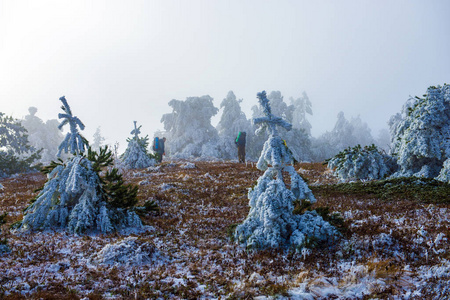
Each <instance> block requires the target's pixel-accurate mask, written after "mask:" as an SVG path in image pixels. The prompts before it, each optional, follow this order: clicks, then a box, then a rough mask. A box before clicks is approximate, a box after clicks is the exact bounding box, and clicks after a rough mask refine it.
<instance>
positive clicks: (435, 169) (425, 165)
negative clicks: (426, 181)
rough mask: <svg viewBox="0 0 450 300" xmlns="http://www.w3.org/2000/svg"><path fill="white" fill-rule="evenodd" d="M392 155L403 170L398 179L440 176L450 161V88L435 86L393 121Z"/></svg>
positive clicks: (397, 175) (415, 99)
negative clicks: (446, 162)
mask: <svg viewBox="0 0 450 300" xmlns="http://www.w3.org/2000/svg"><path fill="white" fill-rule="evenodd" d="M389 126H390V131H391V138H392V150H391V152H392V154H393V155H394V156H395V157H397V159H398V164H399V166H400V170H399V171H398V172H397V173H395V174H394V175H393V176H394V177H399V176H417V177H421V176H424V177H428V178H433V177H436V176H438V175H439V173H440V171H441V169H442V167H443V165H444V162H445V161H446V160H447V159H448V158H450V85H448V84H445V85H444V86H431V87H429V88H428V89H427V92H426V94H425V95H424V96H423V97H422V98H420V97H415V98H412V97H411V98H410V99H409V100H408V101H407V102H406V103H405V105H404V106H403V109H402V114H401V115H400V114H396V115H394V116H393V117H391V119H390V121H389Z"/></svg>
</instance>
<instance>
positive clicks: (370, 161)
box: [328, 145, 396, 181]
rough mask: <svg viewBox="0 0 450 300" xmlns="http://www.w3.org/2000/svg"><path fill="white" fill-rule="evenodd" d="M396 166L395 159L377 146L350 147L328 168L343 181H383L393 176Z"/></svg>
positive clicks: (332, 159) (330, 162)
mask: <svg viewBox="0 0 450 300" xmlns="http://www.w3.org/2000/svg"><path fill="white" fill-rule="evenodd" d="M395 166H396V164H395V161H394V160H393V158H392V157H390V156H389V155H387V154H385V153H383V152H381V151H379V150H378V148H377V147H376V146H375V145H371V146H365V147H364V148H363V147H361V146H360V145H356V146H355V147H353V148H351V147H349V148H347V149H345V150H344V151H341V152H339V153H338V154H337V155H336V156H334V157H333V158H331V159H330V160H329V161H328V168H330V169H333V173H334V175H336V176H337V177H338V178H339V179H341V181H350V180H377V179H382V178H385V177H386V176H389V175H390V174H392V173H393V171H395Z"/></svg>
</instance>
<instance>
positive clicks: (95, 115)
mask: <svg viewBox="0 0 450 300" xmlns="http://www.w3.org/2000/svg"><path fill="white" fill-rule="evenodd" d="M449 13H450V1H446V0H442V1H433V0H423V1H397V0H396V1H392V0H389V1H379V0H377V1H375V0H373V1H363V0H360V1H356V0H355V1H337V0H333V1H312V0H310V1H287V0H286V1H284V0H277V1H264V0H258V1H246V0H239V1H230V0H226V1H225V0H223V1H214V0H205V1H192V0H189V1H187V0H185V1H172V0H161V1H150V0H149V1H136V0H133V1H131V0H129V1H111V0H108V1H74V0H71V1H62V0H57V1H39V0H34V1H20V0H14V1H12V0H11V1H6V0H5V1H4V0H0V103H1V104H0V111H1V112H4V113H6V114H9V115H13V116H14V117H16V118H22V117H23V116H25V115H26V114H28V107H30V106H35V107H37V108H38V113H37V116H39V117H41V118H42V119H44V120H47V119H54V118H57V114H58V113H59V112H60V102H59V101H58V99H59V97H60V96H62V95H65V96H66V98H67V100H68V101H69V104H70V105H71V107H72V111H73V113H74V115H77V116H78V117H79V118H80V119H81V120H82V121H83V122H84V123H85V125H86V130H85V132H84V135H85V136H86V138H88V140H90V141H92V135H93V133H94V132H95V130H96V128H97V127H98V126H101V129H102V134H103V135H104V136H105V137H106V138H107V142H108V143H110V144H113V143H114V142H115V141H118V142H119V143H120V144H121V148H122V149H124V147H125V146H126V141H125V140H126V138H127V137H129V136H130V131H131V130H132V127H133V120H136V121H138V124H141V125H143V126H142V132H143V133H144V134H149V135H150V136H151V137H152V136H153V132H154V131H155V130H157V129H163V126H162V124H161V123H160V119H161V116H162V114H164V113H168V112H170V111H171V109H170V107H169V106H168V105H167V103H168V102H169V101H170V100H171V99H178V100H184V99H186V97H191V96H202V95H210V96H211V97H213V98H214V103H215V105H216V107H219V105H220V102H221V101H222V99H223V98H225V97H226V95H227V92H228V91H229V90H233V91H234V93H235V94H236V96H237V97H238V98H243V99H244V101H243V103H242V108H243V110H244V112H245V113H246V114H247V117H248V118H250V117H251V110H250V108H251V107H252V106H253V105H255V104H257V99H256V93H257V92H259V91H261V90H266V91H267V92H270V91H272V90H279V91H281V93H282V95H284V97H285V99H286V100H288V99H289V98H290V97H291V96H292V97H294V98H296V97H299V96H301V94H302V92H303V91H306V93H307V94H308V96H309V98H310V100H311V102H312V104H313V113H314V116H312V117H310V122H311V123H312V125H313V128H312V132H313V135H314V136H318V135H320V134H321V133H323V132H325V131H326V130H331V129H332V127H333V126H334V123H335V122H336V116H337V114H338V112H339V111H344V113H345V115H346V117H347V118H348V119H350V117H351V116H357V115H360V116H361V118H362V119H363V121H365V122H367V123H368V124H369V126H370V127H371V128H372V133H373V135H374V136H376V135H377V133H378V130H379V129H381V128H387V125H386V122H387V120H388V119H389V117H390V116H391V115H392V114H395V113H397V112H400V109H401V107H402V105H403V103H404V102H405V101H406V100H407V99H408V96H409V95H412V96H414V95H422V94H423V93H424V92H425V91H426V89H427V87H428V86H430V85H438V84H440V85H443V84H444V83H450V80H449V79H450V33H449V31H450V18H449ZM216 121H217V120H216Z"/></svg>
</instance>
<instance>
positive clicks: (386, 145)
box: [375, 128, 391, 153]
mask: <svg viewBox="0 0 450 300" xmlns="http://www.w3.org/2000/svg"><path fill="white" fill-rule="evenodd" d="M375 144H376V145H377V146H378V148H380V149H382V150H384V151H385V152H386V153H389V152H390V149H391V135H390V134H389V130H387V129H385V128H383V129H380V131H378V136H377V138H376V141H375Z"/></svg>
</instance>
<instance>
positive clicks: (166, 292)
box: [0, 161, 450, 299]
mask: <svg viewBox="0 0 450 300" xmlns="http://www.w3.org/2000/svg"><path fill="white" fill-rule="evenodd" d="M190 164H194V165H195V167H193V166H192V165H190ZM190 164H187V162H170V163H163V165H162V166H161V167H157V168H148V169H142V170H138V171H134V172H127V173H126V177H127V178H128V181H129V182H133V183H135V184H139V183H140V185H139V188H140V192H139V196H138V197H139V199H140V203H141V204H142V203H143V202H145V201H146V200H149V199H152V200H155V201H156V202H158V204H159V206H160V208H161V213H160V214H157V213H155V214H152V215H149V216H147V217H145V218H143V222H144V224H145V225H146V227H145V230H144V231H142V232H132V233H119V234H109V235H104V234H96V233H90V234H88V235H82V236H78V235H72V234H68V233H66V232H63V231H50V232H35V233H31V234H18V233H10V232H8V230H7V227H6V226H3V232H4V233H5V232H6V233H5V234H4V236H5V237H6V238H8V241H9V246H10V248H11V251H10V252H8V253H3V254H2V255H1V256H0V270H1V271H0V298H6V299H7V298H12V299H17V298H20V297H22V298H24V299H25V298H31V297H33V298H44V299H46V298H52V297H53V298H55V297H56V298H58V299H64V298H71V299H76V298H84V297H89V298H91V299H101V298H105V299H122V298H126V299H128V298H129V299H135V298H137V299H145V298H150V299H154V298H156V299H158V298H160V299H164V298H171V299H172V298H174V299H195V298H204V299H219V298H227V297H229V298H235V299H242V298H255V299H269V298H273V297H280V298H284V299H354V298H360V299H369V298H379V299H386V298H389V299H447V297H448V296H447V295H448V294H450V282H449V280H450V255H449V253H450V252H449V250H450V249H449V245H448V240H447V239H448V238H449V236H450V230H449V228H450V227H449V222H450V221H449V218H450V204H439V205H428V204H423V203H420V201H419V202H418V201H410V200H408V199H404V200H401V201H397V200H396V201H394V200H391V201H389V200H383V201H382V200H379V199H370V198H368V199H363V198H357V197H344V196H336V197H328V198H324V197H321V196H320V195H319V196H317V195H316V197H317V200H318V203H317V204H316V205H317V206H329V207H330V209H331V211H339V212H340V213H341V214H342V215H343V217H344V219H345V221H346V225H347V228H348V229H347V232H345V233H344V238H343V239H342V240H341V241H339V243H338V244H337V245H335V246H334V247H333V248H325V249H324V248H320V247H319V248H317V249H315V250H314V251H310V250H309V249H304V251H301V252H299V253H295V252H293V251H285V252H283V251H264V252H256V253H252V252H246V251H245V249H243V248H241V247H239V246H238V245H236V244H235V243H234V242H232V241H231V240H230V238H229V235H228V233H227V231H228V230H229V228H230V225H232V224H236V223H240V222H242V221H243V220H244V219H245V217H246V216H247V214H248V209H249V208H248V199H247V189H248V188H249V187H253V186H255V184H256V179H257V178H258V177H259V176H261V174H262V172H261V171H259V170H257V169H256V168H254V167H253V166H252V165H251V164H248V165H247V166H246V165H245V164H238V163H234V162H230V163H224V162H214V163H212V162H198V161H196V162H190ZM188 165H189V167H187V166H188ZM299 167H300V166H296V169H297V170H299ZM301 167H302V169H300V172H299V173H300V174H302V176H304V177H306V178H308V179H309V182H310V183H314V186H315V188H320V184H323V183H329V182H332V181H333V178H332V177H330V173H329V171H326V170H325V169H323V167H322V166H321V165H320V164H302V165H301ZM44 181H45V178H44V176H42V175H40V174H29V175H23V176H16V177H14V178H11V179H2V180H0V184H1V185H3V187H4V189H1V190H0V214H1V213H3V212H8V214H9V215H8V219H7V221H8V224H7V225H9V224H11V223H12V222H14V221H16V220H19V219H20V218H21V215H22V210H23V208H25V207H26V205H27V203H28V201H29V199H31V198H32V197H33V196H34V195H35V193H34V190H35V189H36V188H38V187H40V186H42V184H43V182H44Z"/></svg>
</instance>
